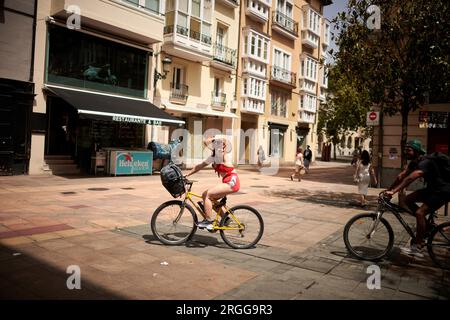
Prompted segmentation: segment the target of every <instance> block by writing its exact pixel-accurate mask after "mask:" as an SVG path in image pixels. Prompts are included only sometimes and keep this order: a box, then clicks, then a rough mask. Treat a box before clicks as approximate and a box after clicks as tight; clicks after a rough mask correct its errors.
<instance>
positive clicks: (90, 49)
mask: <svg viewBox="0 0 450 320" xmlns="http://www.w3.org/2000/svg"><path fill="white" fill-rule="evenodd" d="M48 32H49V47H48V57H47V58H48V65H47V69H46V72H47V81H48V82H49V83H55V84H62V85H67V86H72V87H79V88H85V89H92V90H98V91H104V92H110V93H117V94H123V95H129V96H136V97H141V98H145V97H146V82H147V74H146V70H147V69H148V65H147V63H148V56H147V55H148V54H147V52H146V51H143V50H139V49H136V48H132V47H128V46H125V45H122V44H118V43H116V42H112V41H108V40H105V39H102V38H97V37H94V36H91V35H87V34H84V33H80V32H75V33H74V32H71V31H70V30H68V29H66V28H61V27H57V26H49V28H48ZM67 48H70V50H67Z"/></svg>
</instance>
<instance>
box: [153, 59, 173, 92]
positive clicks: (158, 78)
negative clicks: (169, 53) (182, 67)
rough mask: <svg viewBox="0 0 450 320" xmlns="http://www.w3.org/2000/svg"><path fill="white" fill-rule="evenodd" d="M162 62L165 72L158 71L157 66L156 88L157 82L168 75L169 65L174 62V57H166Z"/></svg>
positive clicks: (154, 85) (154, 84) (154, 83)
mask: <svg viewBox="0 0 450 320" xmlns="http://www.w3.org/2000/svg"><path fill="white" fill-rule="evenodd" d="M162 64H163V68H162V69H163V70H162V71H163V73H159V72H158V71H156V68H155V75H154V82H153V87H154V88H156V82H157V81H158V80H161V79H165V78H166V77H167V74H168V73H169V70H168V69H167V67H168V66H169V65H170V64H172V59H170V58H169V57H165V58H164V59H163V60H162Z"/></svg>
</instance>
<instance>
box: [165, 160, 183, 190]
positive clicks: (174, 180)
mask: <svg viewBox="0 0 450 320" xmlns="http://www.w3.org/2000/svg"><path fill="white" fill-rule="evenodd" d="M160 174H161V182H162V184H163V186H164V187H165V188H166V190H167V191H169V193H170V194H171V195H172V197H174V198H178V197H181V196H182V195H183V194H184V193H185V192H186V189H185V185H184V177H183V173H182V172H181V170H180V168H178V167H177V166H176V165H175V164H174V163H169V164H168V165H166V166H165V167H163V168H162V169H161V173H160Z"/></svg>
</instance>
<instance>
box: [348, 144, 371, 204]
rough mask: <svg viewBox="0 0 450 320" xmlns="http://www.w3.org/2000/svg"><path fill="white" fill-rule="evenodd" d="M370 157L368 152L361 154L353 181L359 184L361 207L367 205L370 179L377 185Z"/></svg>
mask: <svg viewBox="0 0 450 320" xmlns="http://www.w3.org/2000/svg"><path fill="white" fill-rule="evenodd" d="M370 162H371V161H370V155H369V152H368V151H367V150H364V151H363V152H362V153H361V160H360V161H358V162H357V164H356V170H355V174H354V175H353V179H354V180H355V182H356V183H357V184H358V193H359V194H360V195H361V206H362V207H363V206H365V205H367V199H366V197H367V193H368V191H369V185H370V177H371V176H372V178H373V179H374V181H375V184H376V183H377V177H376V175H375V171H374V170H373V167H372V165H371V163H370Z"/></svg>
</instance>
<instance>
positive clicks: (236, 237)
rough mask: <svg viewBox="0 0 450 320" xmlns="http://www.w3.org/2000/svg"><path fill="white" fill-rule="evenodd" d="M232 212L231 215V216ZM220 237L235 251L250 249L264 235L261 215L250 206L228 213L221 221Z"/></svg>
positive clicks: (239, 207) (238, 207)
mask: <svg viewBox="0 0 450 320" xmlns="http://www.w3.org/2000/svg"><path fill="white" fill-rule="evenodd" d="M230 212H231V214H230ZM220 227H226V229H221V230H220V236H221V237H222V239H223V241H224V242H225V243H226V244H227V245H229V246H230V247H232V248H234V249H248V248H251V247H253V246H254V245H256V244H257V243H258V241H259V240H260V239H261V237H262V235H263V233H264V221H263V219H262V217H261V214H260V213H259V212H258V211H257V210H256V209H254V208H252V207H250V206H245V205H241V206H236V207H233V208H231V209H230V210H229V212H227V213H226V214H225V215H224V216H223V217H222V220H221V221H220Z"/></svg>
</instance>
